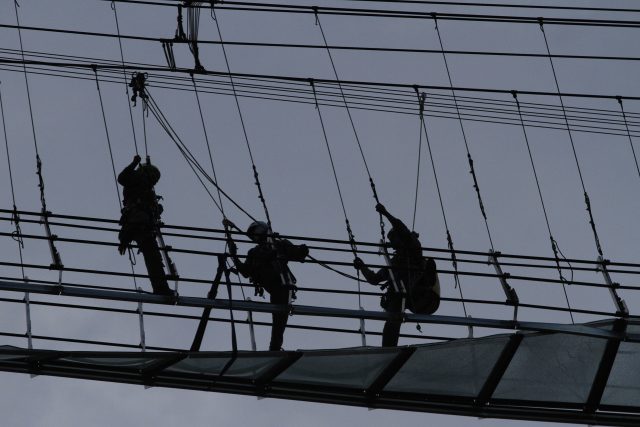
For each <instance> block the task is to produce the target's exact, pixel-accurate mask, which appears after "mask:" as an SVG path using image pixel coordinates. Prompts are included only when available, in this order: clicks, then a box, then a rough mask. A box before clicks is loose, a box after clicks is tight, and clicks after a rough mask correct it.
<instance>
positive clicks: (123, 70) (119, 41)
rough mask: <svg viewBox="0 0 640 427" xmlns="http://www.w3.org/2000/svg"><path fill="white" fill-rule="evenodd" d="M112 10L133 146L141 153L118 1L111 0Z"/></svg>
mask: <svg viewBox="0 0 640 427" xmlns="http://www.w3.org/2000/svg"><path fill="white" fill-rule="evenodd" d="M111 10H113V15H114V16H115V19H116V30H117V32H118V46H119V47H120V61H121V63H122V78H123V81H124V88H125V89H124V90H125V94H126V95H127V106H128V107H129V118H130V119H131V133H132V135H133V146H134V148H135V150H136V154H138V155H139V154H140V152H139V151H138V140H137V138H136V126H135V124H134V123H133V108H132V107H131V103H130V102H129V82H128V81H127V69H126V67H125V64H124V50H123V48H122V36H121V35H120V23H119V22H118V9H117V8H116V2H115V1H111Z"/></svg>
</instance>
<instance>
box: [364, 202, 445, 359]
mask: <svg viewBox="0 0 640 427" xmlns="http://www.w3.org/2000/svg"><path fill="white" fill-rule="evenodd" d="M376 211H377V212H378V213H380V214H381V215H383V216H384V217H385V218H387V220H388V221H389V222H390V223H391V227H392V228H391V230H389V233H388V234H387V238H388V239H389V246H391V248H392V249H393V250H394V251H395V253H394V254H393V256H392V257H391V258H390V259H389V261H388V267H387V268H382V269H380V270H379V271H377V272H373V271H372V270H371V269H369V267H367V266H366V265H365V263H364V261H362V260H361V259H360V258H358V257H356V258H355V260H354V261H353V265H354V267H355V268H356V269H357V270H359V271H360V272H362V274H363V275H364V278H365V280H366V281H367V282H369V283H371V284H372V285H380V284H382V287H383V289H386V292H385V294H384V295H383V296H382V299H381V300H380V306H381V307H382V308H383V309H384V310H385V311H386V312H387V313H389V314H390V316H391V317H390V318H389V319H387V321H386V322H385V324H384V328H383V330H382V346H383V347H395V346H397V345H398V338H399V337H400V326H401V325H402V310H403V300H404V301H406V306H407V308H409V309H410V310H411V311H413V312H414V313H420V314H432V313H434V312H435V311H436V310H437V309H438V306H439V305H440V283H439V281H438V276H437V272H436V264H435V262H434V261H433V259H431V258H424V257H423V256H422V245H421V243H420V240H418V234H417V233H415V232H413V231H410V230H409V228H408V227H407V226H406V225H405V224H404V223H403V222H402V221H400V220H399V219H398V218H396V217H394V216H393V215H391V214H390V213H389V212H388V211H387V209H386V208H385V207H384V206H383V205H382V204H380V203H379V204H377V205H376ZM385 251H386V248H385Z"/></svg>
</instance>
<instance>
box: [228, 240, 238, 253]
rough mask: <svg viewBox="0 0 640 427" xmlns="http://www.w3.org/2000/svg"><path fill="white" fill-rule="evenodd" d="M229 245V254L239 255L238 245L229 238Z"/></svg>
mask: <svg viewBox="0 0 640 427" xmlns="http://www.w3.org/2000/svg"><path fill="white" fill-rule="evenodd" d="M227 246H228V247H229V249H228V250H229V255H231V256H236V255H238V247H237V246H236V243H235V242H234V241H233V240H231V239H227Z"/></svg>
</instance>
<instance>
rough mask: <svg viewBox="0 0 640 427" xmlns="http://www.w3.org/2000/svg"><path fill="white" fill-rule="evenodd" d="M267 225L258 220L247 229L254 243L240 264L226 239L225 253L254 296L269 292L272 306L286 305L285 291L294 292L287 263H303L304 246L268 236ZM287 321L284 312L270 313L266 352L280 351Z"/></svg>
mask: <svg viewBox="0 0 640 427" xmlns="http://www.w3.org/2000/svg"><path fill="white" fill-rule="evenodd" d="M223 223H224V224H225V226H226V227H234V228H237V227H235V225H233V223H232V222H231V221H229V220H227V219H225V220H224V221H223ZM269 232H270V230H269V226H268V225H267V224H266V223H265V222H262V221H256V222H254V223H252V224H251V225H250V226H249V228H248V229H247V236H248V237H249V238H250V239H251V240H252V241H254V242H255V243H257V245H256V246H254V247H253V248H251V249H250V250H249V252H248V253H247V258H246V259H245V261H244V262H242V261H240V259H239V258H238V255H237V248H236V245H235V243H234V242H233V241H232V240H231V238H230V239H229V253H230V255H231V257H232V259H233V262H234V264H235V265H236V268H237V269H238V271H239V272H240V274H242V275H243V276H244V277H247V278H249V279H250V280H251V282H252V283H253V284H254V285H255V286H256V295H262V294H263V290H266V291H267V292H268V293H269V300H270V302H271V303H272V304H282V305H287V304H289V292H290V291H291V292H293V291H294V290H295V283H296V279H295V277H294V276H293V274H292V273H291V270H289V266H288V265H287V263H288V262H289V261H298V262H303V261H304V259H305V258H306V256H307V255H308V254H309V248H307V246H306V245H294V244H293V243H291V242H290V241H288V240H285V239H274V238H271V237H269ZM288 318H289V313H288V311H286V310H285V311H281V312H277V313H272V319H273V324H272V326H271V342H270V343H269V350H271V351H278V350H280V349H281V348H282V342H283V340H284V330H285V328H286V327H287V320H288Z"/></svg>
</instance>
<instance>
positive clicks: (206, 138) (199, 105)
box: [191, 73, 226, 218]
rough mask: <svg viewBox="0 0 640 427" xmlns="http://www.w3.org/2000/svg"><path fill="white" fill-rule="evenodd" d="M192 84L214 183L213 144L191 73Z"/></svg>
mask: <svg viewBox="0 0 640 427" xmlns="http://www.w3.org/2000/svg"><path fill="white" fill-rule="evenodd" d="M191 82H192V83H193V92H194V93H195V95H196V102H197V104H198V112H199V113H200V121H201V123H202V132H203V134H204V140H205V143H206V144H207V152H208V153H209V162H210V163H211V172H212V173H213V179H214V181H216V182H218V176H217V175H216V167H215V164H214V163H213V152H212V150H211V144H210V143H209V135H208V133H207V126H206V124H205V121H204V114H203V113H202V105H201V104H200V95H199V93H198V92H199V91H198V86H197V84H196V80H195V79H194V77H193V73H191ZM216 190H217V192H218V203H219V205H220V211H221V213H222V216H223V218H226V216H225V213H224V205H223V203H222V194H221V193H220V189H219V188H217V187H216Z"/></svg>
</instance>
